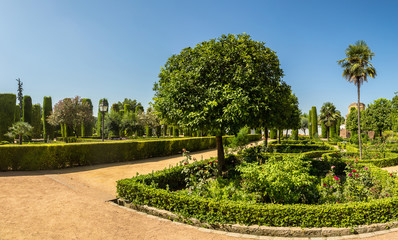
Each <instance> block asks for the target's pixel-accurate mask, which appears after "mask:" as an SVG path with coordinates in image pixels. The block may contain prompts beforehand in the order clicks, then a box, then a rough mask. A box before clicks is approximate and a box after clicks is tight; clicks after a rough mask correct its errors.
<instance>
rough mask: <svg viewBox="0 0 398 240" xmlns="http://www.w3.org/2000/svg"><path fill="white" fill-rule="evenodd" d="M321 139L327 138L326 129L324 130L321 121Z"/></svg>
mask: <svg viewBox="0 0 398 240" xmlns="http://www.w3.org/2000/svg"><path fill="white" fill-rule="evenodd" d="M321 137H322V138H327V137H328V135H327V129H326V126H325V123H324V122H323V121H321Z"/></svg>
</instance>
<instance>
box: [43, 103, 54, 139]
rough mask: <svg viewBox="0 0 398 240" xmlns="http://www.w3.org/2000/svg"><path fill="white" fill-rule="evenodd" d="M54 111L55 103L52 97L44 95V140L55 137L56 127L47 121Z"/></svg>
mask: <svg viewBox="0 0 398 240" xmlns="http://www.w3.org/2000/svg"><path fill="white" fill-rule="evenodd" d="M52 111H53V105H52V100H51V97H43V117H42V121H43V138H44V141H47V139H49V140H53V139H54V129H53V127H52V126H51V125H50V124H49V123H48V122H47V118H48V116H50V114H51V113H52Z"/></svg>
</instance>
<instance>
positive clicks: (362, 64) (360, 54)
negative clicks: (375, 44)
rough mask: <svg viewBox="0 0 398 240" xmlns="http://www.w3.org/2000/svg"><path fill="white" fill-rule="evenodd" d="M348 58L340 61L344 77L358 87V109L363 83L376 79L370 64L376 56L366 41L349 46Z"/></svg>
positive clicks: (359, 124)
mask: <svg viewBox="0 0 398 240" xmlns="http://www.w3.org/2000/svg"><path fill="white" fill-rule="evenodd" d="M345 54H346V58H344V59H342V60H340V61H338V63H339V64H340V65H341V67H342V68H343V77H344V78H345V79H347V81H349V82H351V83H354V85H356V86H357V93H358V108H359V107H360V87H361V85H362V84H363V82H364V81H365V82H367V81H368V77H371V78H375V77H376V69H375V68H374V67H373V65H372V64H371V63H370V60H372V58H373V57H374V56H375V54H374V53H373V52H372V51H371V50H370V48H369V47H368V45H367V44H366V42H365V41H363V40H360V41H357V42H356V43H355V45H349V46H348V48H347V49H346V50H345ZM360 112H361V111H358V141H359V159H362V143H361V117H360Z"/></svg>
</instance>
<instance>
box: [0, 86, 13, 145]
mask: <svg viewBox="0 0 398 240" xmlns="http://www.w3.org/2000/svg"><path fill="white" fill-rule="evenodd" d="M16 100H17V97H16V96H15V94H10V93H6V94H0V106H1V107H0V141H3V140H4V141H7V140H11V139H9V138H8V137H6V136H4V134H6V133H7V132H8V128H9V127H11V125H12V124H13V123H14V115H15V102H16Z"/></svg>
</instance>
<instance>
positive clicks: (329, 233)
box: [113, 198, 398, 238]
mask: <svg viewBox="0 0 398 240" xmlns="http://www.w3.org/2000/svg"><path fill="white" fill-rule="evenodd" d="M113 202H114V203H116V204H118V205H120V206H123V207H127V208H131V209H134V210H137V211H140V212H144V213H147V214H150V215H153V216H157V217H161V218H164V219H168V220H171V221H176V222H182V223H186V224H190V225H193V226H196V227H202V228H207V229H212V230H220V231H224V232H230V233H238V234H249V235H257V236H273V237H289V238H292V237H303V238H314V237H315V238H316V237H341V236H348V235H357V234H365V233H366V234H369V233H374V232H378V231H386V230H389V229H391V228H396V227H398V221H395V222H389V223H376V224H371V225H363V226H358V227H352V228H333V227H323V228H299V227H270V226H257V225H251V226H245V225H240V224H209V223H206V222H201V221H199V220H198V219H195V218H186V217H182V216H180V215H177V214H174V213H172V212H169V211H166V210H161V209H157V208H154V207H149V206H146V205H136V204H133V203H129V202H128V201H126V200H124V199H120V198H118V199H115V200H114V201H113Z"/></svg>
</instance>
